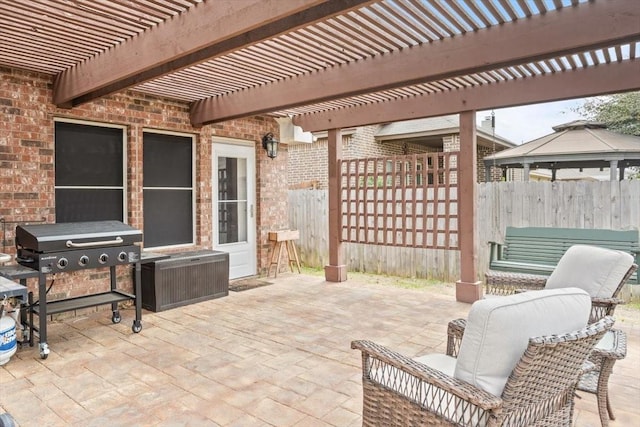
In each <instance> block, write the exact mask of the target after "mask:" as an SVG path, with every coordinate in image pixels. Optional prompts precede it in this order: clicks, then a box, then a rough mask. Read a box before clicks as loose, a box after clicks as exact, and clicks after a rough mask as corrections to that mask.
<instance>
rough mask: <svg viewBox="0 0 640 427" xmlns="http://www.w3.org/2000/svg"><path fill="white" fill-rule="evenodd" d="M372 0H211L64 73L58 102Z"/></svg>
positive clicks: (95, 94) (111, 89) (122, 85)
mask: <svg viewBox="0 0 640 427" xmlns="http://www.w3.org/2000/svg"><path fill="white" fill-rule="evenodd" d="M371 2H372V0H287V1H281V0H208V1H206V2H203V3H200V4H198V5H197V6H195V7H194V8H193V9H192V10H189V11H188V12H187V13H184V14H181V15H178V16H176V17H175V18H174V19H172V20H170V21H167V22H165V23H163V24H161V25H158V26H157V27H155V28H153V29H152V30H150V31H147V32H145V33H143V34H140V35H139V36H137V37H135V38H133V39H131V40H128V41H126V42H124V43H122V44H121V45H119V46H117V47H116V48H114V49H111V50H109V51H107V52H104V53H103V54H100V55H98V56H96V57H94V58H93V59H91V60H89V61H86V62H82V63H80V64H78V65H77V66H76V67H73V68H71V69H68V70H66V71H64V72H62V73H61V74H59V75H58V76H57V77H56V79H55V82H54V93H53V103H54V104H56V105H57V106H60V107H67V108H68V107H71V106H73V105H77V104H80V103H84V102H89V101H91V100H93V99H97V98H99V97H101V96H104V95H108V94H110V93H115V92H118V91H121V90H123V89H126V88H129V87H132V86H135V85H137V84H140V83H143V82H146V81H148V80H152V79H154V78H157V77H160V76H162V75H165V74H168V73H170V72H172V71H177V70H180V69H182V68H185V67H188V66H190V65H194V64H197V63H200V62H203V61H205V60H207V59H210V58H212V57H215V56H219V55H221V54H224V53H228V52H231V51H233V50H236V49H239V48H242V47H244V46H247V45H250V44H253V43H256V42H259V41H262V40H265V39H267V38H269V37H273V36H275V35H278V34H281V33H284V32H288V31H291V30H293V29H296V28H300V27H302V26H305V25H309V24H312V23H314V22H317V21H320V20H323V19H326V18H327V17H330V16H334V15H336V14H339V13H343V12H345V11H348V10H352V9H354V8H356V7H360V6H362V5H366V4H368V3H371Z"/></svg>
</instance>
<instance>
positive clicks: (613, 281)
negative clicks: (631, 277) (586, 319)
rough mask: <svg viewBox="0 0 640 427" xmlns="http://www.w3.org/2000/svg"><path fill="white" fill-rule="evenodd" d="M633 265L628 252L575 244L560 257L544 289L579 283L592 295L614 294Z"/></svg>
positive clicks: (578, 285) (610, 295)
mask: <svg viewBox="0 0 640 427" xmlns="http://www.w3.org/2000/svg"><path fill="white" fill-rule="evenodd" d="M631 265H633V257H632V256H631V255H630V254H628V253H626V252H622V251H615V250H613V249H606V248H601V247H599V246H588V245H574V246H571V247H570V248H569V249H568V250H567V252H565V254H564V255H563V256H562V258H560V261H559V262H558V265H557V266H556V268H555V269H554V270H553V272H552V273H551V276H549V279H547V284H546V285H545V289H559V288H569V287H576V288H580V289H584V290H585V291H587V293H588V294H589V295H591V297H595V298H611V297H612V296H613V293H614V292H615V291H616V289H617V288H618V286H619V285H620V282H621V281H622V279H623V278H624V276H625V274H627V272H628V271H629V268H631Z"/></svg>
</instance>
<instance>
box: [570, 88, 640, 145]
mask: <svg viewBox="0 0 640 427" xmlns="http://www.w3.org/2000/svg"><path fill="white" fill-rule="evenodd" d="M576 112H577V113H579V114H581V115H583V116H584V117H586V118H588V119H589V120H595V121H599V122H603V123H604V124H606V125H607V128H608V129H609V130H611V131H613V132H618V133H624V134H627V135H635V136H640V92H627V93H617V94H614V95H608V96H598V97H596V98H592V99H590V100H588V101H586V102H585V103H584V104H583V105H582V107H579V108H577V109H576Z"/></svg>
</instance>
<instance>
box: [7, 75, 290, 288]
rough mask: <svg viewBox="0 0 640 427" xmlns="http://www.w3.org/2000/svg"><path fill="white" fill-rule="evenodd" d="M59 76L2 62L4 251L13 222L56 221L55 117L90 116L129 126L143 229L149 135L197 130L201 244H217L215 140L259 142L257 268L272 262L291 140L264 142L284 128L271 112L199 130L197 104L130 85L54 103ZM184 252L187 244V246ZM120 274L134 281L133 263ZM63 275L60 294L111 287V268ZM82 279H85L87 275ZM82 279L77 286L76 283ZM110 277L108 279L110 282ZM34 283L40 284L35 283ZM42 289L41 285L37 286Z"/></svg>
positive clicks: (134, 201) (131, 172)
mask: <svg viewBox="0 0 640 427" xmlns="http://www.w3.org/2000/svg"><path fill="white" fill-rule="evenodd" d="M52 87H53V81H52V77H51V76H48V75H44V74H38V73H33V72H27V71H22V70H16V69H9V68H2V67H0V186H1V191H0V203H1V205H0V218H2V219H3V221H5V222H6V223H5V224H3V225H4V231H5V233H4V235H3V236H2V238H3V249H2V251H3V252H8V253H15V249H14V248H13V246H14V239H13V237H14V229H15V224H13V222H28V221H34V220H41V219H43V220H45V221H46V222H55V206H54V202H55V194H54V184H55V183H54V179H55V177H54V167H55V165H54V118H67V119H76V120H86V121H89V122H94V123H96V124H98V125H99V124H100V123H109V124H118V125H123V126H125V127H126V134H127V162H128V164H127V181H128V182H127V189H128V195H127V204H128V212H127V222H128V223H129V224H130V225H132V226H134V227H136V228H140V229H142V228H143V225H144V224H143V206H142V177H143V175H142V169H143V164H142V134H143V129H157V130H166V131H172V132H181V133H186V134H191V135H195V137H196V138H195V140H196V150H195V151H196V152H195V156H196V182H195V198H196V242H195V246H194V247H193V249H200V248H206V249H210V248H211V247H212V230H213V229H212V227H213V226H212V213H211V209H212V179H211V173H212V170H211V169H212V166H211V161H212V149H213V148H212V143H211V139H212V137H213V136H214V135H215V136H222V137H227V138H236V139H241V140H245V141H255V143H256V145H255V150H256V175H257V176H256V200H257V205H258V206H257V208H256V220H257V233H256V238H257V249H258V260H257V263H258V265H257V268H258V271H259V272H265V271H266V267H267V265H268V256H269V254H268V249H269V245H268V242H267V233H268V231H269V230H273V229H282V228H286V227H287V226H288V223H289V219H288V207H287V186H286V185H284V179H286V166H287V150H286V146H285V147H282V149H281V150H280V151H279V154H278V157H277V158H276V159H274V160H271V159H269V158H267V156H266V154H265V152H264V150H263V149H262V147H261V145H260V141H261V138H262V135H264V134H265V133H266V132H269V131H271V132H274V133H275V134H276V135H277V134H278V129H279V128H278V125H277V123H276V122H275V120H273V119H271V118H269V117H253V118H248V119H243V120H234V121H229V122H225V123H220V124H215V125H208V126H203V127H201V128H194V127H192V126H191V124H190V121H189V106H188V104H186V103H184V102H178V101H173V100H168V99H161V98H156V97H151V96H146V95H143V94H140V93H137V92H133V91H127V92H123V93H118V94H115V95H111V96H107V97H104V98H101V99H99V100H96V101H94V102H90V103H87V104H83V105H80V106H78V107H75V108H72V109H69V110H67V109H60V108H57V107H56V106H55V105H53V104H52ZM182 250H184V249H182ZM119 275H121V276H123V279H124V280H126V282H127V286H129V287H130V286H131V281H130V276H131V274H130V271H129V269H124V268H123V269H122V270H121V271H119ZM59 276H60V277H56V284H55V286H54V288H53V289H52V291H51V292H52V294H55V295H52V297H55V296H60V297H63V296H70V295H79V294H86V293H92V292H95V291H96V290H97V289H98V288H101V289H102V287H105V286H106V287H108V271H101V270H93V271H91V272H86V274H83V273H80V272H78V273H72V274H62V275H59ZM80 279H81V280H80ZM79 282H82V285H81V286H80V285H77V286H74V283H79ZM105 283H106V285H105ZM30 286H33V284H30ZM34 290H36V289H34Z"/></svg>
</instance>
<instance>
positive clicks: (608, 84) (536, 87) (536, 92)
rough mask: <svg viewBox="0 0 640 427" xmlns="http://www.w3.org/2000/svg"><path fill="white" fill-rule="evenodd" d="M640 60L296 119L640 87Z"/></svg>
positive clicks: (361, 121)
mask: <svg viewBox="0 0 640 427" xmlns="http://www.w3.org/2000/svg"><path fill="white" fill-rule="evenodd" d="M638 76H640V59H636V60H627V61H623V62H619V63H618V62H615V63H611V64H608V65H598V66H595V67H589V68H583V69H580V70H573V71H566V72H560V73H550V74H545V75H541V76H537V77H529V78H522V79H518V80H510V81H504V82H500V83H495V84H487V85H482V86H476V87H471V88H466V89H459V90H451V91H447V92H439V93H434V94H429V95H421V96H416V97H413V98H411V99H398V100H395V101H390V102H380V103H376V104H369V105H363V106H358V107H351V108H343V109H339V110H333V111H328V112H320V113H310V114H304V115H300V116H295V117H294V118H293V123H294V124H295V125H297V126H300V127H302V128H303V129H304V130H305V131H308V132H320V131H324V130H326V129H333V128H346V127H353V126H366V125H370V124H376V123H387V122H393V121H399V120H411V119H419V118H425V117H434V116H443V115H447V114H455V113H459V112H461V111H468V110H487V109H491V108H504V107H512V106H517V105H527V104H536V103H540V102H550V101H559V100H564V99H572V98H580V97H589V96H597V95H605V94H610V93H616V92H624V91H631V90H640V78H638Z"/></svg>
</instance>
